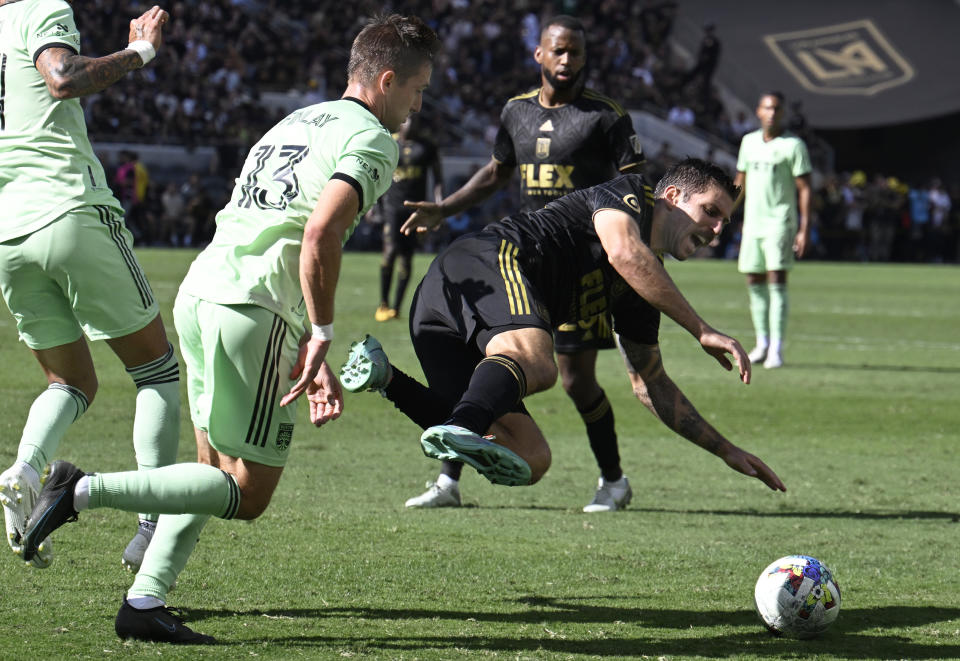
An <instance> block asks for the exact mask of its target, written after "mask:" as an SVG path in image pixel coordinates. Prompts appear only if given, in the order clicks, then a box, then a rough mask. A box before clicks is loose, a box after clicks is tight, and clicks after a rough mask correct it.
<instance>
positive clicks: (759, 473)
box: [717, 443, 787, 491]
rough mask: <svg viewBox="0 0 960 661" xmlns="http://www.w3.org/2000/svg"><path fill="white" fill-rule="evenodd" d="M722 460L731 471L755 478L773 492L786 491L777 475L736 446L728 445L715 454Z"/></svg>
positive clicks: (757, 458) (755, 457) (758, 458)
mask: <svg viewBox="0 0 960 661" xmlns="http://www.w3.org/2000/svg"><path fill="white" fill-rule="evenodd" d="M717 454H718V455H719V456H720V458H721V459H723V460H724V461H725V462H726V463H727V466H729V467H730V468H732V469H733V470H735V471H737V472H739V473H743V474H744V475H749V476H750V477H755V478H757V479H758V480H760V481H761V482H763V483H764V484H766V485H767V486H768V487H770V488H771V489H773V490H774V491H786V490H787V487H785V486H784V484H783V482H781V481H780V478H779V477H777V474H776V473H774V472H773V469H771V468H770V467H769V466H767V465H766V464H765V463H763V461H762V460H761V459H760V457H757V456H756V455H752V454H750V453H749V452H747V451H745V450H741V449H740V448H738V447H737V446H736V445H734V444H732V443H730V444H728V445H727V446H726V447H724V448H723V449H721V450H720V451H719V452H718V453H717Z"/></svg>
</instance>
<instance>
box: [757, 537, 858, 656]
mask: <svg viewBox="0 0 960 661" xmlns="http://www.w3.org/2000/svg"><path fill="white" fill-rule="evenodd" d="M753 598H754V603H755V604H756V607H757V614H758V615H760V619H761V620H763V623H764V624H765V625H766V626H767V629H769V630H770V632H771V633H773V634H775V635H778V636H789V637H791V638H813V637H815V636H817V635H819V634H821V633H823V632H824V631H826V630H827V628H828V627H829V626H830V625H831V624H833V622H834V620H836V619H837V615H839V614H840V586H839V585H838V584H837V580H836V578H834V576H833V572H832V571H830V570H829V569H828V568H827V567H826V566H825V565H824V564H822V563H821V562H820V561H819V560H817V559H816V558H811V557H810V556H807V555H788V556H785V557H783V558H780V559H779V560H776V561H774V562H772V563H771V564H770V566H768V567H767V568H766V569H764V570H763V573H762V574H760V578H759V579H757V585H756V587H755V588H754V591H753Z"/></svg>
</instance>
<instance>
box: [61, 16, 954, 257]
mask: <svg viewBox="0 0 960 661" xmlns="http://www.w3.org/2000/svg"><path fill="white" fill-rule="evenodd" d="M150 4H151V3H145V2H131V1H130V0H126V1H124V2H121V1H120V0H92V1H91V2H88V3H84V5H83V8H82V10H80V11H78V12H77V20H78V23H79V24H80V28H81V32H82V34H83V35H84V43H83V45H82V49H83V52H84V54H87V55H102V54H104V53H107V52H112V51H113V50H115V49H116V48H117V47H118V44H117V43H116V40H117V35H122V34H125V24H126V20H127V19H126V17H127V16H129V15H130V14H132V13H136V12H138V11H143V10H145V9H146V8H148V7H149V6H150ZM678 4H679V3H677V2H674V1H673V0H644V1H643V2H635V3H621V2H612V1H610V0H604V1H601V2H579V1H578V0H560V1H559V2H555V3H552V4H548V5H547V6H546V9H545V10H546V11H552V12H555V13H570V14H575V15H577V16H578V17H579V18H580V19H581V20H582V21H583V22H584V24H585V25H586V27H587V31H588V34H589V35H590V43H589V48H590V49H591V53H590V61H591V66H590V70H589V71H590V73H589V80H588V85H589V86H590V87H592V88H594V89H595V90H597V91H599V92H601V93H604V94H608V95H610V96H612V97H614V98H615V99H617V101H618V102H620V103H621V104H622V105H624V106H625V107H628V108H634V109H644V110H648V111H651V112H654V113H656V114H658V115H660V116H662V117H664V118H666V119H667V120H668V121H670V122H672V123H674V124H676V125H679V126H685V127H688V128H690V129H691V130H696V131H699V132H700V134H701V135H709V136H713V141H714V142H716V143H717V144H724V143H725V144H726V145H727V146H728V148H729V149H730V150H731V151H733V152H734V153H735V152H736V147H737V145H738V144H739V140H740V137H741V136H742V135H743V134H744V133H746V132H748V131H750V130H753V129H754V128H756V126H757V124H756V122H755V120H754V118H753V117H752V116H750V115H748V114H747V113H745V112H737V113H736V114H735V116H733V117H731V116H730V115H729V114H728V113H727V111H726V110H725V108H724V107H723V104H722V103H721V102H720V100H719V96H718V94H717V92H716V90H715V88H714V86H713V84H712V74H713V70H714V68H715V66H716V63H717V60H718V59H719V57H720V56H721V48H720V46H721V44H720V41H721V39H722V35H715V34H714V31H713V27H712V26H710V25H706V26H704V35H703V41H702V43H701V46H700V49H699V51H698V53H696V54H694V56H693V59H691V60H690V61H684V60H682V59H680V58H679V57H678V55H677V53H676V51H675V49H673V48H672V47H671V44H670V35H671V31H672V29H673V24H674V21H675V18H676V16H677V13H678V11H681V10H682V9H680V8H679V7H678ZM540 7H541V3H534V2H529V1H524V0H408V1H405V2H401V3H395V4H394V5H393V6H391V7H387V6H386V5H385V4H384V3H380V2H371V1H369V0H360V1H359V2H353V3H334V2H320V3H317V2H303V1H301V0H284V1H280V0H204V1H200V0H178V1H176V2H174V3H172V4H171V5H170V6H169V7H168V9H169V11H170V14H171V21H170V24H169V25H168V29H167V30H166V32H165V35H164V40H165V47H164V50H163V54H162V56H161V57H158V58H157V60H156V62H155V63H154V64H153V65H152V66H151V67H147V68H144V69H143V70H141V71H139V72H137V73H135V74H132V75H130V76H128V77H127V78H126V79H124V80H122V81H121V82H119V83H118V84H116V85H113V86H112V87H109V88H107V89H106V90H105V91H104V92H102V93H100V94H96V95H93V96H91V97H88V98H87V99H86V100H85V112H86V118H87V123H88V126H89V129H90V134H91V137H92V138H93V140H94V144H97V143H98V142H125V143H133V144H136V143H161V144H177V145H184V146H186V147H187V148H192V147H196V146H200V145H206V146H213V147H215V148H216V150H217V159H216V161H215V167H214V168H212V169H213V171H212V172H199V173H192V174H187V173H178V175H179V177H170V176H169V175H168V176H157V177H156V179H155V180H153V181H151V180H150V176H149V173H147V172H146V169H145V168H144V167H143V165H142V164H140V182H139V185H132V184H130V183H125V182H126V178H127V177H128V176H130V175H128V174H124V172H126V170H129V169H131V168H125V166H127V165H128V163H130V162H131V158H132V159H133V161H136V157H135V154H133V152H130V153H128V154H126V155H125V156H124V158H123V159H121V162H120V163H119V164H113V167H115V168H116V169H117V170H118V171H119V172H120V174H121V176H120V177H119V178H117V179H116V180H115V182H116V183H117V187H118V193H119V194H120V197H121V199H122V200H123V201H124V204H125V206H127V207H128V210H129V211H130V212H131V213H130V215H129V216H128V223H129V224H130V225H131V229H133V231H134V232H135V234H136V235H137V238H138V240H139V241H140V242H141V244H143V243H146V244H158V245H199V244H203V243H204V242H205V241H206V240H207V239H208V238H209V236H211V234H212V230H213V214H215V212H216V210H217V209H218V208H219V207H220V206H221V204H222V203H223V201H224V200H225V198H226V197H227V196H228V195H229V190H230V188H231V187H232V177H233V174H234V173H235V172H236V171H237V170H238V169H239V166H240V162H239V159H240V155H242V154H245V153H246V151H247V150H248V149H249V147H250V145H251V144H252V143H253V141H254V140H255V139H256V137H257V136H259V135H261V134H262V133H263V132H264V131H265V130H266V129H267V128H269V127H270V126H272V125H273V124H274V123H276V121H278V119H279V118H280V117H281V116H282V115H283V114H285V110H283V109H281V108H278V107H276V106H275V105H271V104H268V103H265V102H264V98H263V94H264V93H265V92H287V91H295V92H297V93H298V94H299V95H300V98H302V99H305V100H306V101H307V102H311V103H312V102H318V101H322V100H327V99H332V98H337V97H339V96H340V94H341V92H342V90H343V89H344V87H345V84H346V80H345V77H344V73H343V72H344V71H346V61H347V58H348V55H349V47H350V37H351V35H353V34H355V33H356V32H357V30H358V29H359V26H360V25H361V24H362V23H363V21H364V20H365V19H366V17H368V16H370V15H371V14H374V13H376V12H380V11H384V10H385V9H390V10H395V11H400V12H403V13H414V14H417V15H420V16H423V17H425V18H426V19H428V22H429V23H430V25H431V27H433V28H434V29H435V30H436V31H437V33H438V34H440V35H441V38H442V39H443V41H444V47H445V50H444V52H443V54H442V55H441V59H440V61H439V63H438V66H437V67H436V69H435V73H434V77H433V81H432V83H431V88H430V90H429V91H428V94H427V95H426V99H425V109H424V113H423V118H424V120H425V122H426V123H427V125H428V126H429V128H428V131H429V132H430V134H431V135H432V136H433V138H434V140H435V141H436V143H437V144H438V145H439V146H440V147H441V149H442V150H443V151H444V152H446V153H466V154H474V155H478V156H487V155H489V153H490V149H491V146H492V143H493V139H494V136H495V135H496V130H497V126H498V123H499V112H500V109H501V108H502V105H503V102H504V101H505V100H506V98H507V97H508V96H509V95H511V94H513V93H515V91H516V90H518V89H528V88H532V87H534V86H536V84H537V81H538V67H537V65H536V63H535V62H534V61H533V58H532V57H531V55H530V54H531V52H532V51H533V49H534V47H535V45H536V43H537V41H538V38H539V29H540V24H541V23H540V21H541V19H542V16H541V15H540V14H539V13H538V12H539V11H540ZM145 89H149V90H150V93H144V90H145ZM789 122H790V123H789V127H790V128H791V129H792V130H794V131H795V132H797V133H798V134H800V135H801V136H804V137H808V138H812V133H811V132H810V131H809V130H808V128H807V126H806V121H805V119H804V117H803V112H802V107H801V106H800V105H799V103H797V102H795V103H794V104H793V105H792V106H791V108H790V120H789ZM812 142H813V141H812V140H809V141H808V144H811V143H812ZM811 151H812V152H815V147H814V146H813V145H812V144H811ZM681 156H682V154H672V153H670V151H669V147H667V148H666V149H664V150H662V151H660V152H658V153H655V154H648V159H649V163H650V168H651V174H653V175H654V176H655V174H656V173H657V172H661V171H662V170H663V169H665V167H666V165H668V164H669V163H670V162H672V161H673V160H674V159H678V158H680V157H681ZM813 156H814V159H815V161H816V154H815V153H813ZM107 165H111V164H109V163H108V164H107ZM818 183H819V185H818V187H817V189H816V191H815V205H814V206H815V216H814V219H813V223H814V227H813V240H814V251H813V252H814V255H813V256H814V257H817V258H824V259H846V260H862V261H888V260H894V261H943V262H955V261H957V259H958V255H960V250H958V242H960V183H957V182H952V183H949V184H947V185H944V184H943V183H942V182H940V181H939V180H936V181H923V182H911V183H910V184H907V183H904V182H902V181H899V180H898V179H896V178H895V177H891V176H888V175H886V174H884V175H881V174H872V175H871V176H870V177H868V176H867V174H866V173H864V172H853V173H836V174H833V173H828V174H826V175H825V176H824V177H823V178H822V181H821V182H818ZM455 188H456V182H453V188H450V189H451V190H453V189H455ZM951 201H957V202H958V204H951ZM509 208H510V200H509V198H507V197H504V196H496V197H495V198H493V199H492V200H490V201H489V202H488V203H487V204H486V205H484V206H483V207H481V208H480V209H478V210H476V211H475V212H474V213H472V214H464V215H463V216H462V217H455V218H451V219H449V220H450V222H449V224H448V227H447V231H446V232H445V233H442V234H439V235H436V236H433V237H430V240H429V241H428V242H427V244H426V245H425V246H424V248H425V249H427V250H434V249H436V248H438V247H439V246H440V245H442V244H443V243H445V242H446V241H447V240H448V239H449V238H450V237H452V236H454V235H456V234H459V233H462V232H464V231H468V230H471V229H474V228H475V227H476V226H477V225H479V224H482V223H483V222H486V220H488V219H489V218H492V217H498V216H499V215H502V213H501V212H502V211H504V210H507V209H509ZM737 238H738V237H737V232H736V225H734V226H733V230H732V231H728V232H726V233H725V236H724V237H723V239H722V244H720V245H718V246H717V247H716V249H715V250H714V254H715V255H716V256H718V257H730V256H732V255H735V254H736V249H737V244H738V242H737ZM377 240H378V232H377V231H369V232H362V231H361V232H359V233H358V235H357V237H356V240H355V241H354V245H356V246H361V247H371V248H373V247H376V246H374V245H370V246H367V245H366V243H367V242H368V241H369V242H372V243H375V242H376V241H377Z"/></svg>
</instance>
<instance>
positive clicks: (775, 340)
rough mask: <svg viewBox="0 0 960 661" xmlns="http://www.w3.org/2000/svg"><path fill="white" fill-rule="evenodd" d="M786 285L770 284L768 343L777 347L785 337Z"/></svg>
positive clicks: (787, 306)
mask: <svg viewBox="0 0 960 661" xmlns="http://www.w3.org/2000/svg"><path fill="white" fill-rule="evenodd" d="M788 308H789V305H788V301H787V285H786V284H783V283H771V284H770V343H771V344H772V345H776V346H777V347H779V346H781V345H782V344H783V339H784V338H785V337H786V335H787V311H788Z"/></svg>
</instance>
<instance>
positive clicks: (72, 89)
mask: <svg viewBox="0 0 960 661" xmlns="http://www.w3.org/2000/svg"><path fill="white" fill-rule="evenodd" d="M36 66H37V71H39V72H40V75H41V76H43V79H44V80H45V81H46V83H47V89H48V90H50V94H51V95H53V97H54V98H56V99H61V100H62V99H74V98H76V97H80V96H86V95H87V94H93V93H95V92H99V91H101V90H104V89H106V88H107V87H110V86H111V85H113V84H114V83H115V82H117V81H118V80H120V79H121V78H123V77H124V76H125V75H127V74H128V73H130V72H131V71H135V70H136V69H139V68H140V67H142V66H143V60H142V59H141V58H140V55H139V54H138V53H137V52H136V51H133V50H130V49H125V50H121V51H117V52H116V53H112V54H110V55H104V56H103V57H84V56H83V55H77V54H76V53H74V52H72V51H70V50H69V49H67V48H57V47H53V48H48V49H46V50H44V51H43V52H42V53H40V56H39V57H38V58H37V65H36Z"/></svg>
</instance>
